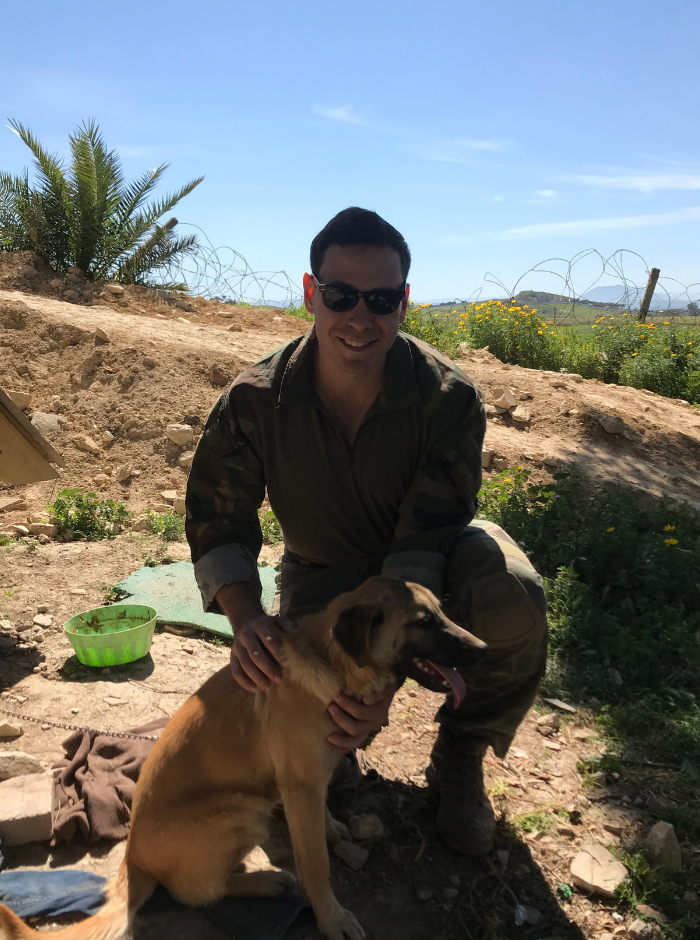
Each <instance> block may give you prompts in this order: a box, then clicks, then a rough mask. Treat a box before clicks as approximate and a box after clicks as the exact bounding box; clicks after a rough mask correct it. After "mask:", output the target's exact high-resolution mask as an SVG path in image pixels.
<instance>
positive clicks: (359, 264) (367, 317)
mask: <svg viewBox="0 0 700 940" xmlns="http://www.w3.org/2000/svg"><path fill="white" fill-rule="evenodd" d="M319 274H320V277H319V281H320V283H321V284H332V285H333V286H337V287H354V288H356V289H357V290H360V291H366V290H376V289H377V288H380V287H390V288H394V289H396V288H400V287H401V286H402V284H403V279H402V277H401V262H400V259H399V253H398V252H397V251H394V249H393V248H388V247H385V248H376V247H373V246H368V247H366V248H363V247H355V246H350V247H345V248H341V246H340V245H331V246H330V247H329V248H328V250H327V251H326V254H325V257H324V259H323V265H322V267H321V270H320V272H319ZM407 303H408V300H407V297H404V299H403V300H402V301H401V304H400V306H399V307H398V308H397V309H396V311H395V313H390V314H386V315H378V314H374V313H370V312H369V310H368V309H367V307H366V305H365V301H364V298H363V299H361V300H360V301H359V302H358V304H357V305H356V306H355V307H353V308H352V310H348V312H347V313H334V312H333V311H332V310H329V309H328V308H327V307H326V306H324V303H323V298H322V296H321V292H320V290H319V289H318V287H317V286H316V282H315V280H314V278H313V277H312V275H310V274H305V275H304V305H305V306H306V309H307V310H308V311H309V313H313V314H314V318H315V320H316V337H317V339H318V347H319V355H320V356H322V357H324V358H326V360H330V361H331V362H333V363H334V365H335V366H337V367H338V368H339V369H342V370H343V371H347V370H348V369H352V370H358V371H365V370H368V371H369V370H372V369H373V367H377V366H378V365H379V364H380V363H383V362H384V358H385V356H386V354H387V352H388V351H389V349H391V347H392V345H393V343H394V340H395V339H396V334H397V332H398V329H399V326H400V325H401V324H402V323H403V321H404V319H405V317H406V306H407Z"/></svg>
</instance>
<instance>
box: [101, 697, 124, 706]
mask: <svg viewBox="0 0 700 940" xmlns="http://www.w3.org/2000/svg"><path fill="white" fill-rule="evenodd" d="M105 702H106V703H107V705H109V706H110V708H117V706H119V705H126V702H125V701H124V699H121V698H118V697H117V696H116V695H108V696H107V697H106V698H105Z"/></svg>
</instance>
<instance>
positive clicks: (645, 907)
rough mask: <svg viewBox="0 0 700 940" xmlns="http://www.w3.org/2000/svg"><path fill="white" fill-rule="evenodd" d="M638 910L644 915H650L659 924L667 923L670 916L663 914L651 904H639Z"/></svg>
mask: <svg viewBox="0 0 700 940" xmlns="http://www.w3.org/2000/svg"><path fill="white" fill-rule="evenodd" d="M637 910H638V911H639V913H640V914H642V915H643V916H644V917H649V918H650V919H651V920H655V921H656V922H657V924H667V923H668V917H666V915H665V914H663V913H662V912H661V911H660V910H659V909H658V908H657V907H652V906H651V904H638V905H637Z"/></svg>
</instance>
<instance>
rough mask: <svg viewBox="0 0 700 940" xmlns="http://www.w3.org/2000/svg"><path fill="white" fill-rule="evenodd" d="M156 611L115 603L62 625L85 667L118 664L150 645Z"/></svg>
mask: <svg viewBox="0 0 700 940" xmlns="http://www.w3.org/2000/svg"><path fill="white" fill-rule="evenodd" d="M155 628H156V612H155V610H154V609H153V607H146V606H145V605H144V604H112V605H111V606H110V607H95V608H94V609H93V610H87V611H85V613H83V614H76V615H75V617H71V618H70V620H67V621H66V622H65V624H64V626H63V629H64V630H65V631H66V635H67V636H68V639H69V640H70V641H71V643H72V645H73V649H74V650H75V653H76V656H77V657H78V659H79V660H80V662H81V663H82V664H83V665H84V666H119V665H121V664H122V663H133V662H134V660H136V659H141V657H142V656H145V655H146V653H147V652H148V651H149V650H150V648H151V643H152V641H153V631H154V630H155Z"/></svg>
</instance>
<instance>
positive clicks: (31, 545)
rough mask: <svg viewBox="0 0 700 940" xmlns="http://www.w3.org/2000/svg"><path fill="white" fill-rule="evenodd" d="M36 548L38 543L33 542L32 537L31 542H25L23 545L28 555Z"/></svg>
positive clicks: (32, 553)
mask: <svg viewBox="0 0 700 940" xmlns="http://www.w3.org/2000/svg"><path fill="white" fill-rule="evenodd" d="M38 548H39V543H38V542H35V541H34V540H33V539H32V541H31V542H27V543H26V545H25V546H24V550H25V552H27V554H29V555H34V554H35V553H36V550H37V549H38Z"/></svg>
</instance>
